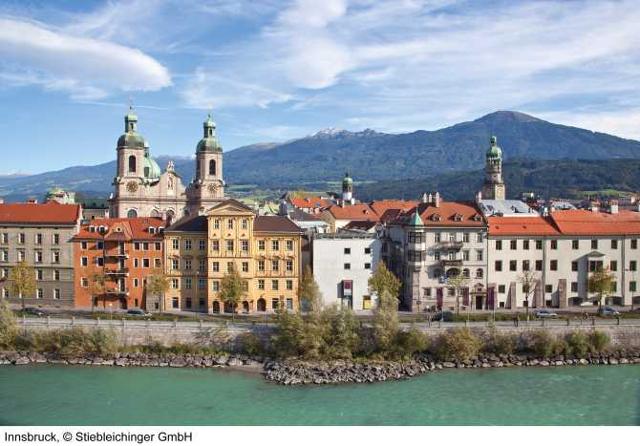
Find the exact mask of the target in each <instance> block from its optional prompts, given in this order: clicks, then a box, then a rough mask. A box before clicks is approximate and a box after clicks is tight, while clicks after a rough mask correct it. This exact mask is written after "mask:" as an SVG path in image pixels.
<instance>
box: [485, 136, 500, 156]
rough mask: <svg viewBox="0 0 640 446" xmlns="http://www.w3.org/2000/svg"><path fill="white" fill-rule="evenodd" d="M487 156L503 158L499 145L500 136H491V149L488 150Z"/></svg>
mask: <svg viewBox="0 0 640 446" xmlns="http://www.w3.org/2000/svg"><path fill="white" fill-rule="evenodd" d="M487 158H493V159H501V158H502V149H501V148H500V147H499V146H498V138H496V137H495V136H492V137H491V146H490V147H489V150H487Z"/></svg>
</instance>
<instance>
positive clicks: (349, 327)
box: [322, 305, 360, 359]
mask: <svg viewBox="0 0 640 446" xmlns="http://www.w3.org/2000/svg"><path fill="white" fill-rule="evenodd" d="M322 327H326V329H325V330H324V332H323V334H324V348H325V351H324V356H328V357H330V358H337V359H349V358H351V357H352V356H353V353H354V352H355V351H356V349H357V348H358V345H359V343H360V336H359V335H358V328H359V324H358V321H357V319H356V316H355V314H354V313H353V310H351V309H350V308H346V307H342V306H341V307H338V306H337V305H331V306H329V307H327V308H325V309H323V311H322Z"/></svg>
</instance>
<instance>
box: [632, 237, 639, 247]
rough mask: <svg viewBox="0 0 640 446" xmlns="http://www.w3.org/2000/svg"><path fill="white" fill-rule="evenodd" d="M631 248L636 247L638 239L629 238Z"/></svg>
mask: <svg viewBox="0 0 640 446" xmlns="http://www.w3.org/2000/svg"><path fill="white" fill-rule="evenodd" d="M631 249H638V240H637V239H633V240H631Z"/></svg>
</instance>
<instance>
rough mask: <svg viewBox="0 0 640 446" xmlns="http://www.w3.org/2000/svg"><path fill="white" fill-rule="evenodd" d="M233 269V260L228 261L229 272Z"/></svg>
mask: <svg viewBox="0 0 640 446" xmlns="http://www.w3.org/2000/svg"><path fill="white" fill-rule="evenodd" d="M231 271H233V262H227V272H229V273H230V272H231Z"/></svg>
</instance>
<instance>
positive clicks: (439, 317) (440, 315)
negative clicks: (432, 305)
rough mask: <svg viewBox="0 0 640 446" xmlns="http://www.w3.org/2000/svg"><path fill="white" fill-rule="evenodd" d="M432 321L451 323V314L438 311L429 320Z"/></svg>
mask: <svg viewBox="0 0 640 446" xmlns="http://www.w3.org/2000/svg"><path fill="white" fill-rule="evenodd" d="M431 320H432V321H436V322H437V321H442V322H452V321H453V313H452V312H451V311H438V312H437V313H436V314H434V315H433V317H432V318H431Z"/></svg>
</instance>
